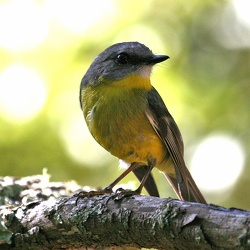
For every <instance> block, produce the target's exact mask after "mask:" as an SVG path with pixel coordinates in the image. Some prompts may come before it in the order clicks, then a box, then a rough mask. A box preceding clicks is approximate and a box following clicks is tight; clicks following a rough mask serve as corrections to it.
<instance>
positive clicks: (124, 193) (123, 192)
mask: <svg viewBox="0 0 250 250" xmlns="http://www.w3.org/2000/svg"><path fill="white" fill-rule="evenodd" d="M140 194H141V192H140V191H139V190H138V189H136V190H128V189H123V188H118V189H117V190H116V191H115V194H114V195H112V197H111V199H113V200H115V201H119V200H121V199H123V198H124V197H128V196H131V195H140Z"/></svg>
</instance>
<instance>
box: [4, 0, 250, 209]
mask: <svg viewBox="0 0 250 250" xmlns="http://www.w3.org/2000/svg"><path fill="white" fill-rule="evenodd" d="M7 2H8V1H0V9H1V7H2V6H3V5H5V4H6V3H7ZM9 2H13V3H15V1H9ZM24 2H26V3H30V4H32V5H33V4H37V5H39V7H40V8H41V9H43V10H44V12H45V13H46V17H47V19H46V20H47V21H48V27H47V28H48V32H47V36H46V37H45V39H44V40H43V41H41V42H40V43H39V44H37V45H36V46H33V47H32V48H30V49H27V48H26V49H23V50H22V49H18V50H15V49H12V50H11V49H8V48H5V47H4V46H3V45H1V44H2V43H1V30H2V29H3V26H0V45H1V46H0V57H1V61H0V74H1V72H3V71H4V70H5V68H6V67H8V66H10V65H11V64H20V63H22V64H25V65H27V66H28V67H31V68H33V69H35V70H36V71H37V72H39V74H40V75H41V76H42V77H43V79H44V81H45V85H46V89H47V99H46V102H45V104H44V106H43V107H42V108H41V109H40V110H39V111H38V112H37V113H36V114H35V115H34V116H32V117H31V118H30V119H27V120H25V121H19V120H17V121H15V120H14V121H13V119H12V120H9V119H8V118H6V117H5V116H4V114H1V113H0V164H1V168H0V175H1V176H5V175H14V176H25V175H32V174H40V173H41V172H42V169H43V168H47V169H48V173H49V174H50V175H51V176H52V180H53V181H68V180H71V179H74V180H76V181H77V182H78V183H79V184H82V185H91V186H96V187H100V186H102V187H103V186H106V185H108V184H109V183H110V182H111V181H112V180H113V179H114V178H115V177H116V176H118V174H120V173H121V172H122V170H116V169H117V165H118V161H117V160H116V159H115V158H114V157H112V156H110V155H109V154H108V153H106V152H105V151H104V150H102V149H100V148H99V147H98V145H97V143H95V142H94V140H93V139H91V138H90V136H89V135H87V132H86V131H87V130H86V125H85V124H84V121H83V120H84V119H83V116H82V113H81V110H80V106H79V99H78V93H79V84H80V81H81V78H82V76H83V75H84V73H85V71H86V70H87V68H88V67H89V65H90V63H91V62H92V61H93V59H94V58H95V56H96V55H98V54H99V53H100V52H101V51H102V50H104V49H105V48H106V47H108V46H109V45H111V44H113V43H116V42H122V41H134V40H137V41H139V42H141V43H144V44H145V45H147V46H148V47H150V48H151V49H152V51H153V52H154V53H160V54H164V53H165V54H167V55H169V56H170V60H168V61H167V62H165V63H163V64H161V65H159V66H157V67H156V69H155V70H154V72H153V74H152V83H153V85H154V86H155V87H156V88H157V89H158V91H159V92H160V94H161V95H162V97H163V99H164V100H165V103H166V104H167V106H168V108H169V110H170V112H171V113H172V115H173V116H174V118H175V120H176V121H177V123H178V125H179V127H180V130H181V131H182V134H183V137H184V142H185V147H186V152H187V154H186V158H187V163H188V165H189V163H190V159H191V153H190V152H191V151H192V150H190V149H192V147H194V146H195V145H196V144H197V143H198V141H200V140H201V139H202V138H204V137H205V136H207V135H209V134H211V133H214V132H221V133H226V134H229V135H230V136H232V137H234V138H237V140H239V141H240V143H241V144H242V145H243V147H244V150H245V154H246V159H245V165H244V171H243V172H242V174H241V176H240V178H239V179H238V180H237V183H236V184H235V185H234V186H233V187H232V188H230V189H229V190H224V191H221V190H218V192H213V193H205V196H207V197H208V201H209V202H211V203H219V204H220V205H225V206H235V207H241V208H246V209H250V198H249V195H248V190H249V183H250V169H249V162H250V161H249V156H250V151H249V148H250V132H249V125H250V115H249V107H250V98H249V97H250V39H249V37H250V24H249V26H246V24H244V23H242V22H241V20H240V17H238V16H237V15H236V12H235V10H234V7H233V4H232V3H233V1H226V0H221V1H218V0H209V1H201V0H192V1H189V2H188V3H185V1H180V0H177V1H176V0H167V1H166V0H155V1H153V0H151V1H144V0H139V1H133V0H128V1H108V0H104V1H101V2H102V3H103V4H105V6H106V7H105V8H106V9H105V11H103V12H102V8H103V6H104V5H103V4H99V2H98V1H97V2H96V1H91V0H89V1H71V2H70V1H67V0H62V1H55V6H56V7H57V8H54V9H49V7H51V6H49V4H48V1H24ZM80 2H81V10H79V8H80ZM91 2H92V4H91ZM61 5H62V6H64V7H65V6H66V7H68V9H67V11H65V13H66V14H65V15H64V18H65V20H64V23H67V22H71V21H72V20H75V22H76V24H77V23H78V24H79V23H80V24H84V22H86V27H83V28H81V29H80V28H79V30H78V31H76V30H72V29H70V28H69V27H67V26H65V25H63V23H62V22H59V21H58V19H57V18H56V17H57V14H59V13H57V12H60V11H61V10H60V8H61V7H62V6H61ZM78 5H79V6H78ZM93 5H94V6H93ZM24 8H27V9H28V8H29V4H27V6H24ZM28 10H29V9H28ZM15 11H20V12H21V10H15ZM30 11H32V10H30ZM75 12H76V13H75ZM96 12H97V13H99V16H98V17H95V18H94V16H95V15H96ZM8 15H10V16H11V15H12V14H11V12H10V13H9V14H8ZM13 15H14V14H13ZM15 18H16V17H15V16H13V19H14V20H15ZM86 20H91V22H89V23H88V24H87V21H86ZM19 21H21V20H18V19H16V20H15V22H16V28H17V29H21V31H22V28H23V27H19V26H18V23H19ZM31 22H32V21H31ZM34 25H35V24H34ZM4 28H5V29H9V32H12V33H15V32H16V31H15V30H12V29H13V25H12V26H10V27H8V23H6V24H5V27H4ZM37 32H39V30H37ZM19 34H22V32H21V33H20V30H19ZM246 34H248V35H249V36H246ZM32 35H33V34H30V36H32ZM247 37H248V43H247V42H246V41H245V40H246V39H247ZM14 38H15V36H14ZM14 38H13V39H14ZM16 39H18V37H16ZM27 39H29V38H28V37H27ZM0 84H1V82H0ZM18 84H22V81H21V80H20V82H18ZM14 92H15V89H13V93H14ZM21 94H22V93H21ZM13 96H14V95H13ZM13 96H10V98H12V97H13ZM11 101H12V102H13V103H15V101H16V100H15V99H14V98H13V100H11ZM15 105H17V106H18V105H19V103H15ZM0 112H1V109H0ZM78 118H79V119H78ZM72 121H76V123H71V122H72ZM78 121H79V122H78ZM79 124H80V125H79ZM78 125H79V126H78ZM81 126H82V128H81ZM81 129H82V130H81ZM74 133H75V134H76V135H74V136H73V134H74ZM79 138H80V139H81V138H83V139H82V140H80V139H79ZM87 138H88V139H87ZM222 150H223V149H222ZM74 153H76V155H74ZM208 154H209V152H208ZM79 155H80V156H81V159H79ZM211 157H213V155H211ZM88 159H90V160H88ZM91 159H92V160H91ZM215 161H216V159H215ZM201 167H202V166H201ZM213 171H214V170H213ZM228 171H230V170H228ZM154 173H155V176H156V178H157V182H158V183H159V189H160V191H161V194H162V196H163V197H166V196H174V194H173V192H172V191H171V189H170V187H169V185H168V184H167V183H166V181H165V179H164V177H163V176H162V175H160V174H159V173H158V172H157V171H155V170H154ZM226 174H227V173H226V172H225V175H224V176H221V178H222V179H223V178H226ZM214 175H216V172H215V173H214ZM104 176H105V178H103V177H104ZM132 178H133V180H134V181H135V178H134V177H133V176H129V177H127V178H126V179H125V180H124V181H123V182H124V183H126V181H127V182H128V181H129V180H130V179H131V180H132ZM135 185H137V184H135ZM221 197H226V198H225V199H221Z"/></svg>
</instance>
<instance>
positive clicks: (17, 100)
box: [0, 64, 47, 122]
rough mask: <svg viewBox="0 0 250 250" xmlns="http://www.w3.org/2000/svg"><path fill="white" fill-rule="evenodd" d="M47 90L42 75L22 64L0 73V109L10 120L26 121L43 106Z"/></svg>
mask: <svg viewBox="0 0 250 250" xmlns="http://www.w3.org/2000/svg"><path fill="white" fill-rule="evenodd" d="M46 98H47V90H46V87H45V83H44V81H43V79H42V77H41V76H40V75H39V74H38V73H37V72H35V71H34V70H33V69H31V68H28V67H26V66H24V65H21V64H20V65H11V66H9V67H8V68H6V69H5V70H4V71H2V72H1V73H0V111H1V115H2V116H3V117H4V118H6V119H7V120H10V121H12V122H20V121H27V120H29V119H31V118H32V117H33V116H35V115H36V114H37V113H38V112H39V111H40V110H41V108H42V107H43V106H44V104H45V101H46Z"/></svg>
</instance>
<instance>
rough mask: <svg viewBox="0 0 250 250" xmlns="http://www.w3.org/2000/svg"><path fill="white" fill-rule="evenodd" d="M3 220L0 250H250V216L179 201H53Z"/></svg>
mask: <svg viewBox="0 0 250 250" xmlns="http://www.w3.org/2000/svg"><path fill="white" fill-rule="evenodd" d="M60 186H63V185H62V184H61V185H60ZM5 188H6V186H5ZM2 190H3V188H2V189H1V198H2V199H3V194H2ZM19 190H22V186H20V187H19ZM60 190H62V188H60ZM52 193H53V192H52ZM5 199H6V197H5ZM19 200H21V199H19ZM0 220H1V224H2V226H0V249H85V248H88V249H105V248H108V247H114V246H120V247H136V248H141V247H144V248H157V249H250V212H247V211H243V210H239V209H226V208H223V207H218V206H214V205H202V204H197V203H189V202H182V201H178V200H174V199H160V198H155V197H148V196H132V197H126V198H123V199H122V200H119V201H115V200H113V199H110V196H109V195H104V196H97V197H92V198H84V199H81V200H79V201H78V202H77V204H76V198H75V197H59V198H53V199H51V198H50V199H49V200H47V201H32V202H30V203H28V204H26V205H20V206H18V207H14V208H13V207H10V206H4V207H3V206H2V210H1V213H0Z"/></svg>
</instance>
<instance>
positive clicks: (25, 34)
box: [0, 0, 48, 51]
mask: <svg viewBox="0 0 250 250" xmlns="http://www.w3.org/2000/svg"><path fill="white" fill-rule="evenodd" d="M47 34H48V18H47V15H46V13H45V11H44V9H43V7H42V6H40V5H39V4H37V3H35V2H34V1H30V0H24V1H19V0H12V1H5V3H3V4H1V5H0V46H1V47H4V48H5V49H8V50H10V51H23V50H29V49H32V48H34V47H36V46H37V45H39V44H40V43H41V42H43V41H44V40H45V38H46V37H47Z"/></svg>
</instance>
